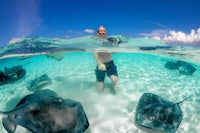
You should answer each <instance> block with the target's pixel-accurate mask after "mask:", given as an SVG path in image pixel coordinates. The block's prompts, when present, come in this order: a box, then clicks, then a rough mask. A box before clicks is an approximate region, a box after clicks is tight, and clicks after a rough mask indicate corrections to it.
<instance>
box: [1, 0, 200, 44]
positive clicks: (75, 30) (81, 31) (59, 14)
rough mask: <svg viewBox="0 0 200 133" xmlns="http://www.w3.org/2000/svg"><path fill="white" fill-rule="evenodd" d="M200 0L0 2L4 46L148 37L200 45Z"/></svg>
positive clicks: (3, 0)
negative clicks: (102, 36)
mask: <svg viewBox="0 0 200 133" xmlns="http://www.w3.org/2000/svg"><path fill="white" fill-rule="evenodd" d="M199 5H200V1H199V0H137V1H136V0H0V45H5V44H7V43H8V42H9V41H10V40H12V39H15V38H23V37H35V36H38V37H48V38H73V37H79V36H86V35H95V34H96V29H97V27H98V26H99V25H104V26H105V27H106V28H107V33H108V35H114V34H115V35H116V34H121V35H125V36H128V37H149V38H155V39H158V40H162V41H165V42H172V43H173V42H180V43H189V44H200V17H199V16H200V8H199Z"/></svg>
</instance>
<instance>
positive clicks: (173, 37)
mask: <svg viewBox="0 0 200 133" xmlns="http://www.w3.org/2000/svg"><path fill="white" fill-rule="evenodd" d="M141 35H142V36H145V37H150V38H154V39H156V40H160V41H163V42H166V43H183V44H196V45H198V44H200V28H199V29H197V30H194V29H192V30H191V32H190V33H189V34H187V33H184V32H182V31H175V30H170V31H166V30H154V31H152V32H151V33H142V34H141Z"/></svg>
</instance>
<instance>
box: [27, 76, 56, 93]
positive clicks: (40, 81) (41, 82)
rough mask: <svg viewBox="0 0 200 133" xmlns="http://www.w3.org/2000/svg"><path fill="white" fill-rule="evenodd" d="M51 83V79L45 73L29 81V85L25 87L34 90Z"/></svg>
mask: <svg viewBox="0 0 200 133" xmlns="http://www.w3.org/2000/svg"><path fill="white" fill-rule="evenodd" d="M50 84H52V81H51V79H50V78H49V77H48V75H47V74H43V75H42V76H40V77H38V78H36V79H34V80H32V81H31V83H30V85H29V86H27V89H28V90H30V91H36V90H38V89H42V88H44V87H45V86H48V85H50Z"/></svg>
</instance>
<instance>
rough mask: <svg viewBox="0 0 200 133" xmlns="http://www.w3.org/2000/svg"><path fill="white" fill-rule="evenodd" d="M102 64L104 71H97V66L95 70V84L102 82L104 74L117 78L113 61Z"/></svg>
mask: <svg viewBox="0 0 200 133" xmlns="http://www.w3.org/2000/svg"><path fill="white" fill-rule="evenodd" d="M104 64H105V66H106V71H102V70H99V69H98V66H97V68H96V70H95V73H96V80H97V82H104V80H105V76H106V74H107V76H109V77H110V76H111V75H115V76H118V74H117V67H116V65H115V64H114V62H113V60H112V61H110V62H107V63H104Z"/></svg>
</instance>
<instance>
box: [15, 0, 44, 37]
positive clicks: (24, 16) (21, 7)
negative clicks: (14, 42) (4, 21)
mask: <svg viewBox="0 0 200 133" xmlns="http://www.w3.org/2000/svg"><path fill="white" fill-rule="evenodd" d="M39 6H40V2H39V1H35V0H30V1H26V0H22V1H21V2H19V3H16V16H17V26H18V27H17V35H16V36H19V37H26V36H28V35H30V34H31V33H33V31H35V30H36V29H38V28H39V27H40V26H41V24H42V19H41V18H40V13H39V10H40V9H39Z"/></svg>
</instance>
